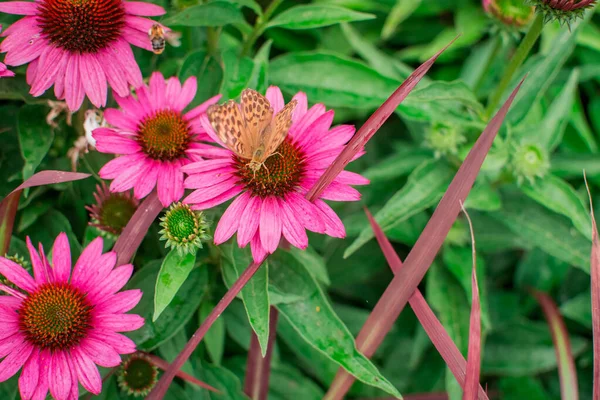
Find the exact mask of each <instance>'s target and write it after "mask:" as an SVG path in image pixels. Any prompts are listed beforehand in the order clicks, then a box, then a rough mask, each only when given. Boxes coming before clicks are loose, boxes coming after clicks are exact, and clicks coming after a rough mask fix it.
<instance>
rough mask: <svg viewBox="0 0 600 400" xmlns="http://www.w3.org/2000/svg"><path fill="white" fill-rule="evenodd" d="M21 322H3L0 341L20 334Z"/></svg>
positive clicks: (0, 325)
mask: <svg viewBox="0 0 600 400" xmlns="http://www.w3.org/2000/svg"><path fill="white" fill-rule="evenodd" d="M19 329H20V328H19V322H18V321H15V322H12V321H11V322H9V321H3V322H2V323H1V324H0V340H4V339H6V338H9V337H11V336H13V335H14V334H15V333H16V332H19Z"/></svg>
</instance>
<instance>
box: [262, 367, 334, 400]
mask: <svg viewBox="0 0 600 400" xmlns="http://www.w3.org/2000/svg"><path fill="white" fill-rule="evenodd" d="M324 395H325V393H324V392H323V389H321V388H320V387H319V385H317V384H316V383H315V382H313V381H312V380H311V379H310V378H307V377H306V375H304V374H302V373H301V372H300V371H298V370H297V369H296V368H294V367H292V366H290V365H287V364H278V365H273V366H272V367H271V379H270V380H269V399H271V398H272V399H274V400H292V398H295V399H302V400H321V399H322V398H323V396H324Z"/></svg>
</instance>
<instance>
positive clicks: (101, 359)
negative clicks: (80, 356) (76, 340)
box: [80, 337, 121, 368]
mask: <svg viewBox="0 0 600 400" xmlns="http://www.w3.org/2000/svg"><path fill="white" fill-rule="evenodd" d="M80 351H82V352H83V353H84V354H85V355H86V356H88V357H89V358H90V359H91V360H92V361H93V362H94V363H95V364H97V365H100V366H101V367H106V368H111V367H116V366H117V365H119V364H120V363H121V357H120V356H119V353H117V352H116V351H115V350H114V349H113V348H112V347H111V346H109V345H108V344H105V343H103V342H102V341H100V340H96V339H92V338H90V337H87V338H85V339H83V340H82V341H81V346H80Z"/></svg>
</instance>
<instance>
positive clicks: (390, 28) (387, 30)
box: [381, 0, 421, 40]
mask: <svg viewBox="0 0 600 400" xmlns="http://www.w3.org/2000/svg"><path fill="white" fill-rule="evenodd" d="M419 5H421V0H396V4H395V5H394V7H393V8H392V10H391V11H390V13H389V14H388V16H387V18H386V19H385V22H384V23H383V29H382V30H381V38H382V39H384V40H387V39H389V38H390V37H391V36H392V35H393V34H394V32H395V31H396V28H397V27H398V25H400V24H401V23H402V21H404V20H405V19H407V18H408V17H410V16H411V14H412V13H413V12H414V11H415V10H416V9H417V8H418V7H419Z"/></svg>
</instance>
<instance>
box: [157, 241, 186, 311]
mask: <svg viewBox="0 0 600 400" xmlns="http://www.w3.org/2000/svg"><path fill="white" fill-rule="evenodd" d="M195 263H196V254H195V253H194V254H191V253H186V254H184V255H181V254H179V252H178V251H177V249H173V250H171V251H170V252H169V254H167V256H166V257H165V259H164V260H163V262H162V265H161V266H160V271H159V272H158V277H157V278H156V288H155V290H154V314H153V315H152V322H156V320H157V319H158V317H159V316H160V314H162V312H163V311H164V310H165V308H167V306H168V305H169V304H170V303H171V301H172V300H173V298H174V297H175V295H176V294H177V291H178V290H179V288H180V287H181V285H183V283H184V282H185V280H186V279H187V277H188V275H189V274H190V272H191V271H192V268H194V264H195Z"/></svg>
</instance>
